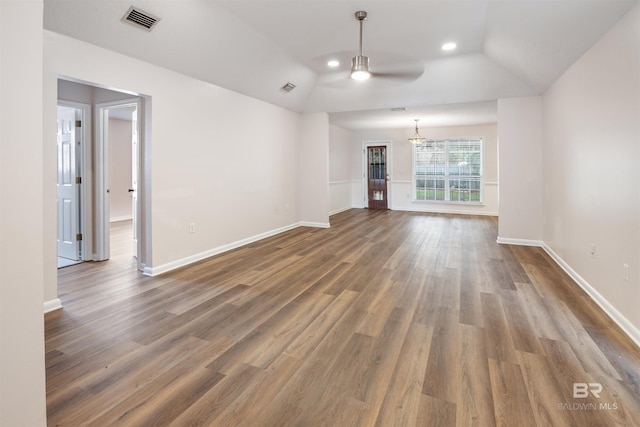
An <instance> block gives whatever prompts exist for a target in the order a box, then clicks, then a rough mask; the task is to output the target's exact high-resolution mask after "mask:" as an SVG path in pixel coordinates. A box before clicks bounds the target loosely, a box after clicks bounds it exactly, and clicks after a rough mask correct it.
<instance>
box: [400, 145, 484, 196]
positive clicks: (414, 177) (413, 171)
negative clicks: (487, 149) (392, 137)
mask: <svg viewBox="0 0 640 427" xmlns="http://www.w3.org/2000/svg"><path fill="white" fill-rule="evenodd" d="M458 141H479V142H480V174H479V177H478V176H475V175H463V176H459V175H450V174H449V155H450V149H449V147H450V143H451V142H458ZM425 143H431V144H433V143H444V144H445V147H446V149H445V167H444V170H445V174H444V175H425V176H429V177H431V178H433V179H434V180H436V179H444V181H445V183H444V193H445V197H444V200H421V199H418V198H417V190H418V187H417V175H416V170H417V164H416V162H417V158H418V156H417V151H418V147H419V146H420V145H421V144H415V145H413V147H412V149H411V154H412V159H411V202H412V203H440V204H460V205H484V139H483V138H482V137H448V138H429V139H427V140H426V141H425ZM452 177H453V179H456V178H465V177H473V178H474V179H475V178H479V179H480V183H479V186H480V188H479V195H480V200H474V201H460V200H450V197H451V187H450V181H451V179H452Z"/></svg>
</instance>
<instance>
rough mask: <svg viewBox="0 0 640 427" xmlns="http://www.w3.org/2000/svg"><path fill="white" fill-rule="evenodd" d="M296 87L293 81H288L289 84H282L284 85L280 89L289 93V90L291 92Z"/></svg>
mask: <svg viewBox="0 0 640 427" xmlns="http://www.w3.org/2000/svg"><path fill="white" fill-rule="evenodd" d="M295 88H296V85H294V84H293V83H290V82H287V84H286V85H284V86H282V87H281V88H280V90H281V91H283V92H287V93H289V92H291V91H292V90H294V89H295Z"/></svg>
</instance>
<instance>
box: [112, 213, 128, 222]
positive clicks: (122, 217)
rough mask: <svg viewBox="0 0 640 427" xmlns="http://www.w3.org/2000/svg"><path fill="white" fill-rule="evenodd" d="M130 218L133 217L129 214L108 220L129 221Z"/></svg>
mask: <svg viewBox="0 0 640 427" xmlns="http://www.w3.org/2000/svg"><path fill="white" fill-rule="evenodd" d="M132 219H133V216H131V215H128V216H116V217H112V218H109V222H118V221H130V220H132Z"/></svg>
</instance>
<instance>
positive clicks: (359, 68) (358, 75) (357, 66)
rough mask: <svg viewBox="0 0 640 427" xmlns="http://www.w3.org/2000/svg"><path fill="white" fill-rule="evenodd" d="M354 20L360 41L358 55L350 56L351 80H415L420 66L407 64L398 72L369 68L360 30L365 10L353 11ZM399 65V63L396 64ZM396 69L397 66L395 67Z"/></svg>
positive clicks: (364, 17) (365, 13)
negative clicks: (357, 25)
mask: <svg viewBox="0 0 640 427" xmlns="http://www.w3.org/2000/svg"><path fill="white" fill-rule="evenodd" d="M355 17H356V20H357V21H358V22H359V24H360V43H359V46H358V55H357V56H354V57H353V58H351V73H350V75H349V76H350V77H351V78H352V79H353V80H367V79H368V78H370V77H390V78H397V79H408V80H415V79H416V78H418V77H420V75H421V74H422V71H423V69H422V67H421V66H420V67H416V66H409V67H408V68H407V69H405V70H403V71H400V72H396V71H393V72H379V71H378V72H373V71H371V69H370V68H369V57H368V56H365V55H363V54H362V31H363V24H364V20H365V19H367V12H365V11H364V10H359V11H357V12H356V13H355ZM398 65H400V64H398ZM396 69H397V67H396Z"/></svg>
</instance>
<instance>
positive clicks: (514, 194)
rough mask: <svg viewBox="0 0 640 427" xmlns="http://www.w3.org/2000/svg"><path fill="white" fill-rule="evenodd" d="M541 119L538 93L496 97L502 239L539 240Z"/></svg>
mask: <svg viewBox="0 0 640 427" xmlns="http://www.w3.org/2000/svg"><path fill="white" fill-rule="evenodd" d="M541 120H542V111H541V100H540V97H527V98H509V99H499V100H498V141H499V157H500V210H499V216H500V221H499V223H498V236H499V241H501V242H512V243H523V244H527V243H531V244H540V242H541V241H542V222H543V213H542V188H543V168H542V128H541Z"/></svg>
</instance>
